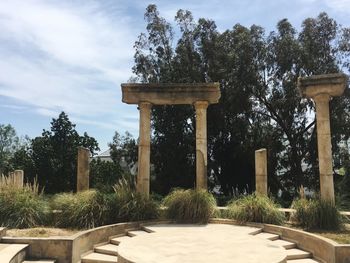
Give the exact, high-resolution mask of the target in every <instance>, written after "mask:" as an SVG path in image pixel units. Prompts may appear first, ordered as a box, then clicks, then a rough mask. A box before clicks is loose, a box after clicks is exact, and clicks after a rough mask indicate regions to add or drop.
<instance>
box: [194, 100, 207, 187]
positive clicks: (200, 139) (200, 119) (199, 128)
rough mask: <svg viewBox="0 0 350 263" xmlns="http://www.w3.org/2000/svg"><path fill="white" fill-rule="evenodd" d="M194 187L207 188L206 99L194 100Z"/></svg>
mask: <svg viewBox="0 0 350 263" xmlns="http://www.w3.org/2000/svg"><path fill="white" fill-rule="evenodd" d="M194 106H195V109H196V189H205V190H207V189H208V182H207V163H208V161H207V108H208V102H207V101H196V102H195V103H194Z"/></svg>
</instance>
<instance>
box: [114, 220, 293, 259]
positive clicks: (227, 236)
mask: <svg viewBox="0 0 350 263" xmlns="http://www.w3.org/2000/svg"><path fill="white" fill-rule="evenodd" d="M147 228H148V229H150V230H152V231H154V232H153V233H150V234H146V235H140V236H136V237H133V238H130V239H129V240H125V241H123V242H122V243H121V244H120V245H119V249H118V253H119V258H118V262H122V263H126V262H134V263H155V262H157V263H159V262H162V263H179V262H182V263H185V262H188V263H190V262H191V263H203V262H218V263H228V262H230V263H232V262H235V263H279V262H286V258H287V253H286V250H285V249H284V248H283V247H282V246H280V245H278V244H276V243H274V242H273V241H271V240H268V239H266V238H262V237H259V235H257V236H254V235H252V233H254V232H256V231H257V229H256V228H253V227H246V226H233V225H220V224H208V225H153V226H147Z"/></svg>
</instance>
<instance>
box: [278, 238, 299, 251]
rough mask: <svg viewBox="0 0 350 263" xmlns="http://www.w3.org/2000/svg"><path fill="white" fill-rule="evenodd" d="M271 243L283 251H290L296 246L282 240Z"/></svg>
mask: <svg viewBox="0 0 350 263" xmlns="http://www.w3.org/2000/svg"><path fill="white" fill-rule="evenodd" d="M273 243H274V244H275V245H278V246H281V247H284V248H285V249H291V248H295V247H296V246H297V244H295V243H293V242H289V241H286V240H283V239H277V240H274V241H273Z"/></svg>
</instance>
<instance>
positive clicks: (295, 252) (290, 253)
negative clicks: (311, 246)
mask: <svg viewBox="0 0 350 263" xmlns="http://www.w3.org/2000/svg"><path fill="white" fill-rule="evenodd" d="M304 258H311V253H310V252H307V251H304V250H301V249H298V248H292V249H287V260H291V259H304Z"/></svg>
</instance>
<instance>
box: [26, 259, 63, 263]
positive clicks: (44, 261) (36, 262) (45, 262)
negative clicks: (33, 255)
mask: <svg viewBox="0 0 350 263" xmlns="http://www.w3.org/2000/svg"><path fill="white" fill-rule="evenodd" d="M55 262H56V261H55V260H47V259H41V260H25V261H23V262H22V263H55Z"/></svg>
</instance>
